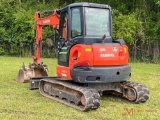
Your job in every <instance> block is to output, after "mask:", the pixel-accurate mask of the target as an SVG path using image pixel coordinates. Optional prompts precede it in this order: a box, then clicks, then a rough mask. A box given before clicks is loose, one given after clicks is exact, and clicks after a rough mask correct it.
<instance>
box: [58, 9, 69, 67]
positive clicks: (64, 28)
mask: <svg viewBox="0 0 160 120" xmlns="http://www.w3.org/2000/svg"><path fill="white" fill-rule="evenodd" d="M59 28H60V29H59V43H58V44H59V45H58V49H59V50H58V65H61V66H68V12H67V10H63V11H62V12H61V18H60V26H59Z"/></svg>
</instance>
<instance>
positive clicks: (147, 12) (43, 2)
mask: <svg viewBox="0 0 160 120" xmlns="http://www.w3.org/2000/svg"><path fill="white" fill-rule="evenodd" d="M73 2H92V3H101V4H108V5H110V6H111V7H112V9H113V13H114V14H113V38H114V39H119V38H122V39H124V40H125V41H126V43H127V45H129V46H130V48H134V49H133V50H134V54H136V50H137V47H138V49H139V48H140V49H145V50H146V53H148V55H146V56H143V57H146V58H148V56H150V59H151V60H152V58H153V59H157V57H156V58H155V57H154V56H155V55H151V54H152V51H156V49H157V50H158V48H155V47H152V50H151V49H150V47H148V48H144V47H145V46H144V44H146V45H149V46H154V42H153V41H160V39H159V38H160V34H159V33H160V19H159V18H160V12H159V7H160V1H159V0H149V1H148V0H143V1H142V0H140V1H135V0H129V1H126V0H116V1H115V0H106V1H104V0H54V1H52V0H37V1H36V0H0V44H1V45H2V46H1V47H2V49H3V50H1V51H3V52H2V53H3V54H7V55H13V53H14V54H17V55H24V54H21V52H23V53H25V55H27V54H29V53H30V52H31V51H30V50H31V48H30V46H32V43H33V41H34V14H35V11H41V12H43V11H44V10H53V9H55V8H62V7H64V6H66V5H67V4H70V3H73ZM97 14H98V13H97ZM53 33H54V32H53V29H52V28H51V27H44V28H43V38H45V37H47V36H51V35H53ZM150 39H151V40H152V42H150V41H149V40H150ZM21 45H23V46H21ZM22 47H25V49H26V48H27V47H28V48H27V49H28V50H26V51H28V52H27V53H26V52H24V51H22V50H24V49H22ZM158 51H160V49H159V50H158ZM45 52H46V51H44V53H45ZM140 52H142V51H140ZM154 54H155V53H154ZM158 55H160V52H158ZM158 55H157V56H158ZM131 57H135V56H133V54H132V53H131ZM136 57H137V58H139V57H141V55H139V54H137V56H136ZM140 59H142V58H140Z"/></svg>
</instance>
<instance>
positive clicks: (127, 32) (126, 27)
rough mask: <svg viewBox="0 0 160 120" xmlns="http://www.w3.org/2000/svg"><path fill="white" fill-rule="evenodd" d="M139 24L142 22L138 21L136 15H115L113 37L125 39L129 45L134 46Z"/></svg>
mask: <svg viewBox="0 0 160 120" xmlns="http://www.w3.org/2000/svg"><path fill="white" fill-rule="evenodd" d="M115 12H117V11H115ZM139 24H140V22H138V21H137V20H136V18H135V15H134V14H130V15H122V14H117V13H115V16H114V17H113V37H114V38H115V39H118V38H121V39H124V40H125V41H126V42H127V43H128V44H130V45H132V44H133V43H134V40H135V39H134V36H135V35H136V33H137V28H138V26H139Z"/></svg>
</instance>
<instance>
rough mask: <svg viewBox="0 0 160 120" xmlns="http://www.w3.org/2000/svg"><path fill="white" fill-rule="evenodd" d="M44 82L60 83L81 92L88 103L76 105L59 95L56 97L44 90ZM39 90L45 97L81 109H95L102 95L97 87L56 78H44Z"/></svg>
mask: <svg viewBox="0 0 160 120" xmlns="http://www.w3.org/2000/svg"><path fill="white" fill-rule="evenodd" d="M44 82H47V83H50V84H59V85H62V86H64V87H67V88H69V89H72V90H75V91H79V92H81V93H82V94H83V95H84V97H85V100H86V105H85V106H82V105H76V104H74V103H70V102H69V101H67V100H63V99H60V98H59V97H54V96H51V95H50V94H47V93H46V92H44V85H43V83H44ZM39 91H40V93H41V94H42V95H43V96H45V97H48V98H51V99H53V100H56V101H58V102H61V103H63V104H65V105H68V106H70V107H72V108H75V109H78V110H80V111H89V110H94V109H97V108H98V107H99V106H100V95H99V93H98V91H97V90H96V89H93V88H88V87H84V86H79V85H75V84H73V83H70V82H66V81H58V80H54V79H42V80H41V81H40V84H39Z"/></svg>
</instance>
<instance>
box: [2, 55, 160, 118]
mask: <svg viewBox="0 0 160 120" xmlns="http://www.w3.org/2000/svg"><path fill="white" fill-rule="evenodd" d="M22 62H24V63H25V64H26V65H28V63H29V62H30V63H32V59H31V58H18V57H3V56H0V120H124V119H125V120H160V65H158V64H145V63H131V66H132V77H131V81H135V82H139V83H143V84H145V85H146V86H147V87H148V88H149V90H150V98H149V100H148V101H147V102H146V103H143V104H132V103H130V102H128V101H127V100H124V99H121V98H117V97H113V96H103V97H102V98H101V106H100V107H99V108H98V109H97V110H94V111H89V112H80V111H78V110H76V109H73V108H71V107H68V106H66V105H63V104H61V103H58V102H56V101H53V100H51V99H49V98H45V97H43V96H42V95H40V94H39V91H38V90H34V91H30V90H29V84H28V83H26V84H24V83H19V82H16V81H15V79H16V77H17V74H18V70H19V69H20V68H21V65H22ZM43 62H44V63H46V64H47V65H48V67H49V72H48V73H49V75H55V66H56V62H57V61H56V59H43Z"/></svg>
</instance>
